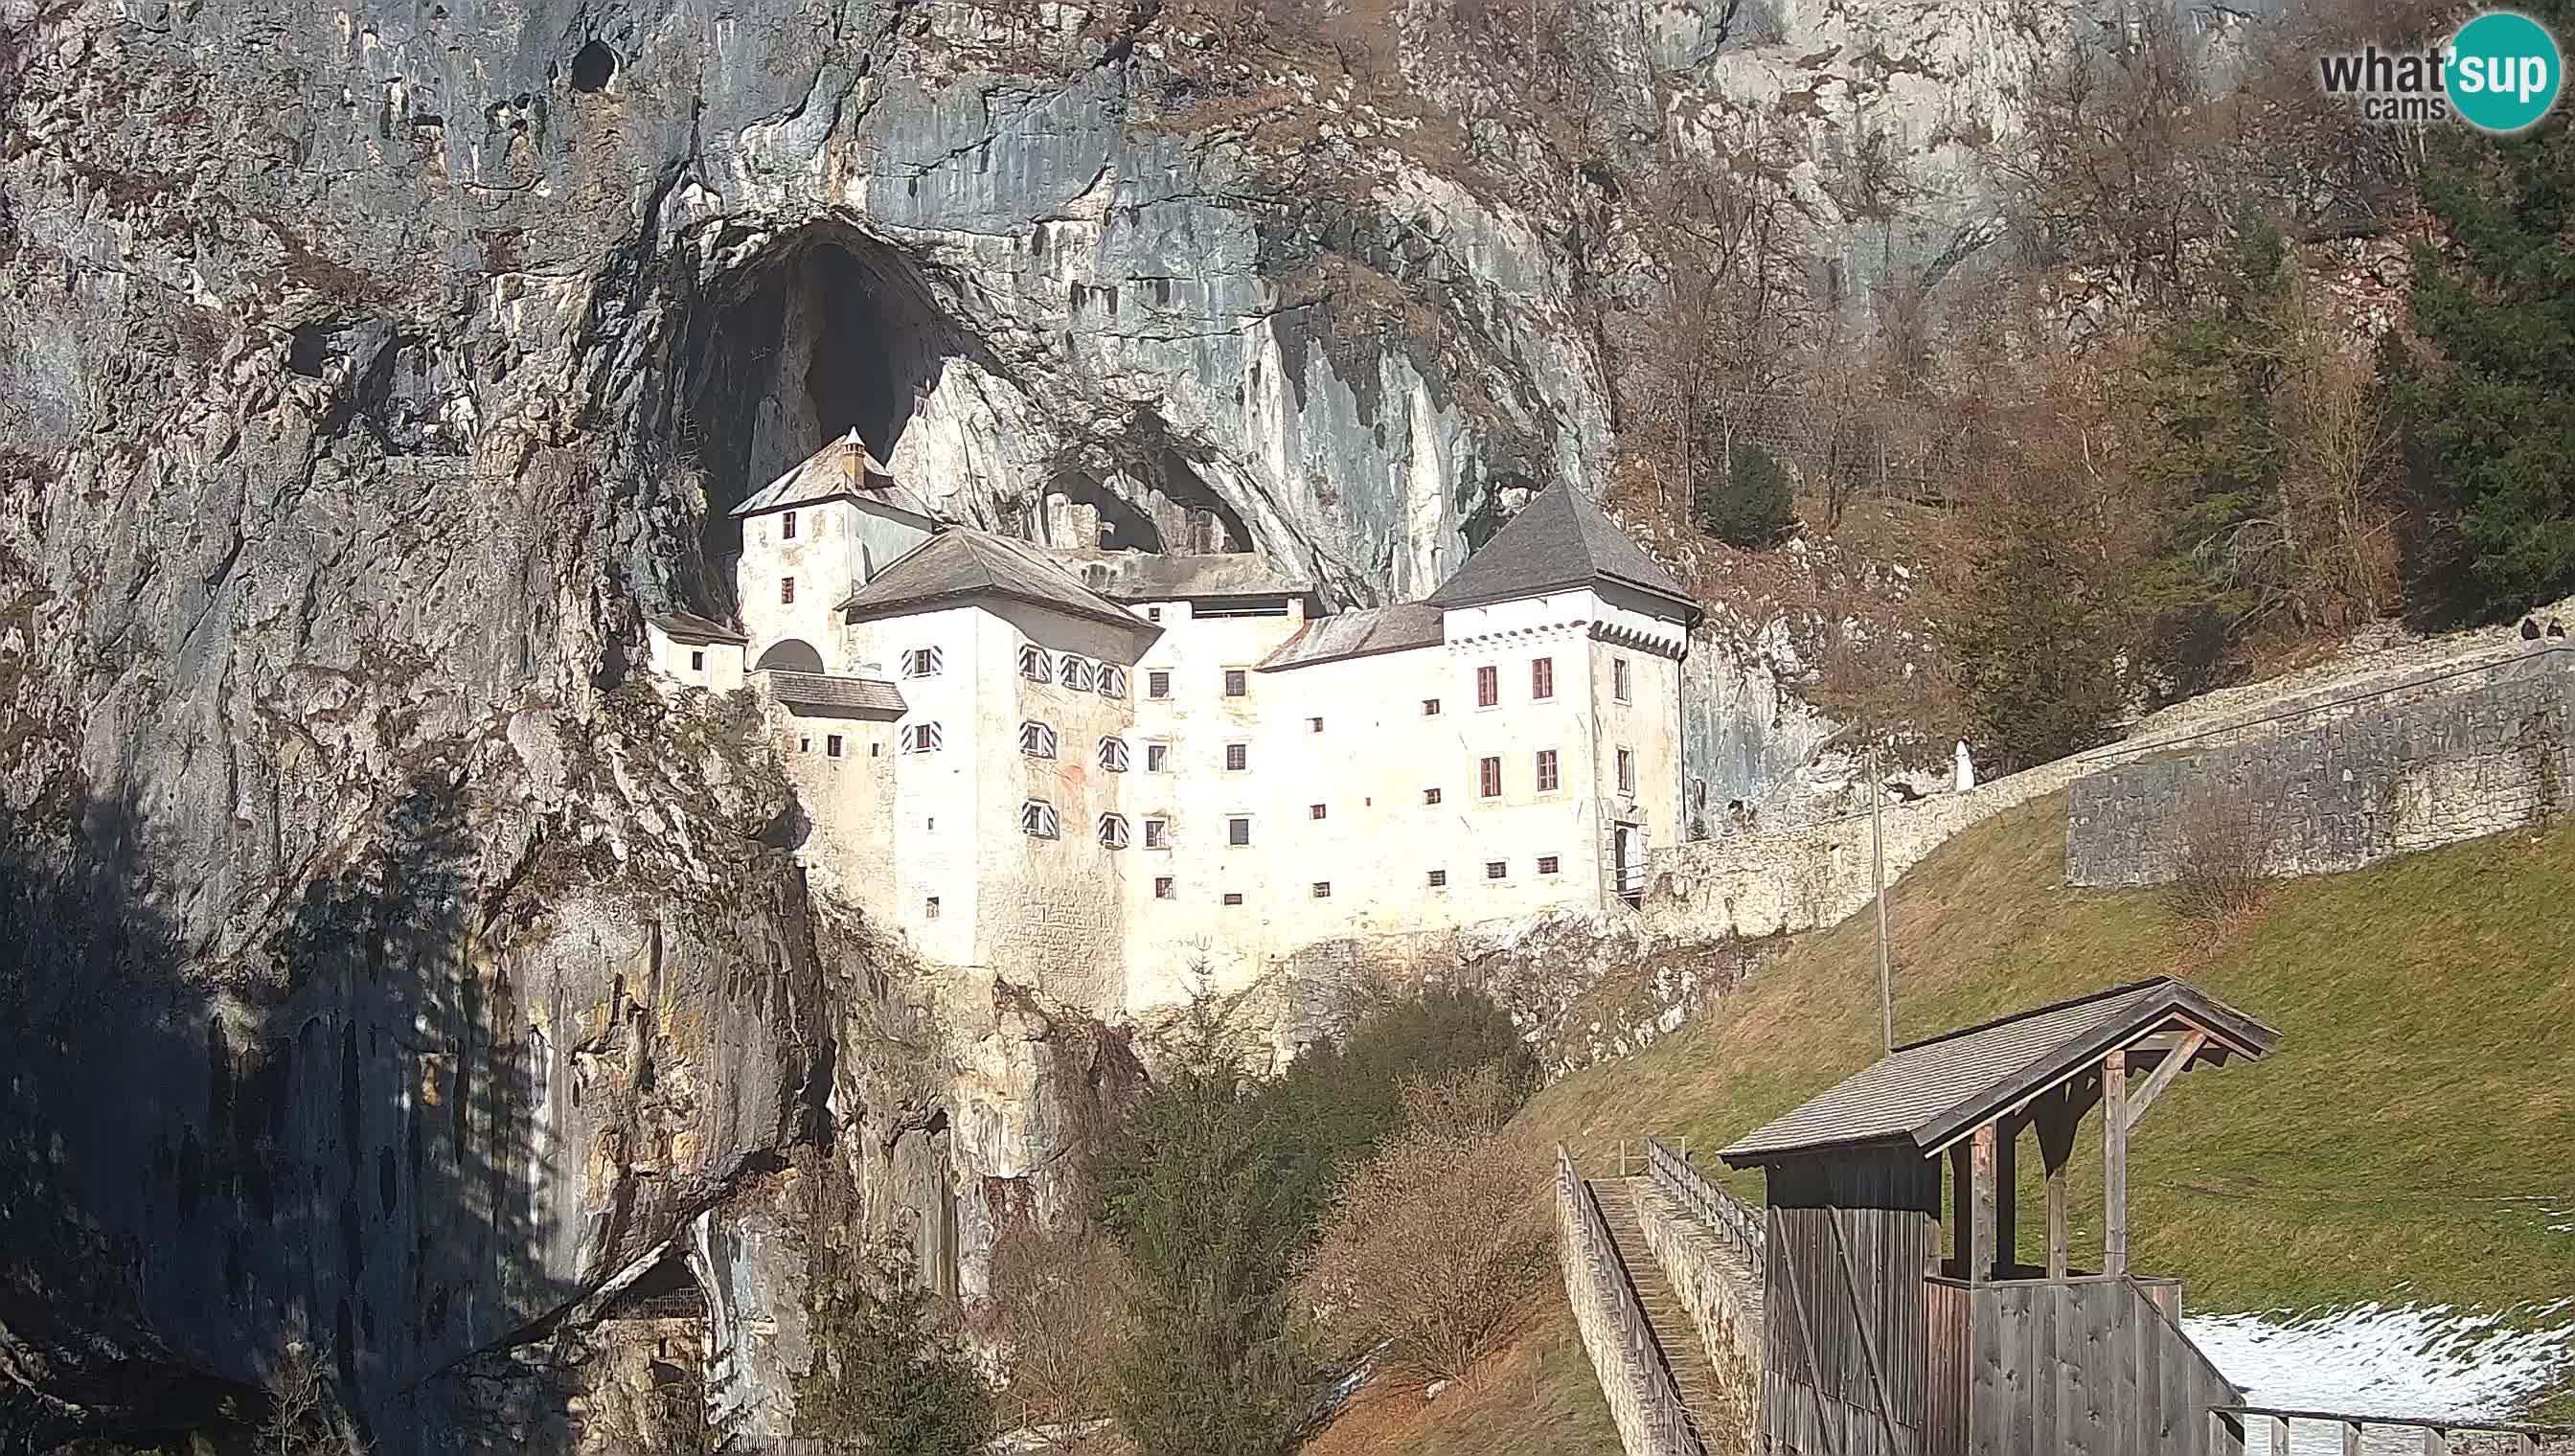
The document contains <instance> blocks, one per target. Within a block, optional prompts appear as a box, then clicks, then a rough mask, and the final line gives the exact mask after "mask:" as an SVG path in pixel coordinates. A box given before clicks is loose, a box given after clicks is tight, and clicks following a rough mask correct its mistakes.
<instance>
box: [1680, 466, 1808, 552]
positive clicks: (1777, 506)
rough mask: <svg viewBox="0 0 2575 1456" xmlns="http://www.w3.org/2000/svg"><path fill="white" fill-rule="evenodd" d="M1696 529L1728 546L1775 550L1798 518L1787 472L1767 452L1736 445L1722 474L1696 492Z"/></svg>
mask: <svg viewBox="0 0 2575 1456" xmlns="http://www.w3.org/2000/svg"><path fill="white" fill-rule="evenodd" d="M1697 516H1698V525H1699V529H1700V530H1702V531H1705V532H1707V533H1708V534H1709V535H1711V536H1714V537H1715V538H1716V539H1717V540H1719V541H1722V542H1724V543H1725V544H1727V545H1728V546H1739V547H1744V548H1746V549H1749V550H1759V549H1760V548H1762V547H1767V546H1775V545H1777V544H1778V542H1779V538H1781V537H1783V536H1785V535H1787V534H1788V528H1789V527H1790V526H1791V525H1794V524H1795V522H1796V519H1797V510H1796V502H1795V501H1794V500H1793V499H1792V498H1791V497H1790V495H1789V492H1788V473H1787V472H1786V471H1785V470H1783V469H1781V468H1780V466H1779V462H1778V461H1776V460H1774V459H1772V458H1771V456H1770V452H1768V451H1766V450H1763V449H1762V448H1761V447H1760V446H1758V445H1754V444H1752V443H1751V442H1749V441H1741V440H1738V441H1736V442H1735V443H1734V446H1733V448H1732V449H1730V450H1728V451H1727V452H1726V455H1725V471H1724V473H1723V474H1722V475H1720V476H1718V477H1716V478H1715V479H1714V480H1711V481H1707V482H1705V483H1704V484H1702V485H1701V486H1700V487H1699V493H1698V502H1697Z"/></svg>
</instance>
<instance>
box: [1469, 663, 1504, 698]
mask: <svg viewBox="0 0 2575 1456" xmlns="http://www.w3.org/2000/svg"><path fill="white" fill-rule="evenodd" d="M1501 701H1502V670H1501V669H1499V668H1477V669H1476V670H1475V706H1476V707H1477V708H1490V707H1492V706H1493V705H1494V704H1496V703H1499V702H1501Z"/></svg>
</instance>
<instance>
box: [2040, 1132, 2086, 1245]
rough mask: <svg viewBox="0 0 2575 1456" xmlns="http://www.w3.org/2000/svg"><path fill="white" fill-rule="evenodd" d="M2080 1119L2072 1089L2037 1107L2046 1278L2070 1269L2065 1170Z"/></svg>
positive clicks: (2072, 1153)
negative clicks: (2042, 1171) (2044, 1189)
mask: <svg viewBox="0 0 2575 1456" xmlns="http://www.w3.org/2000/svg"><path fill="white" fill-rule="evenodd" d="M2082 1116H2083V1109H2082V1106H2081V1104H2080V1103H2078V1102H2077V1101H2076V1100H2075V1091H2074V1088H2072V1087H2065V1088H2062V1089H2060V1090H2059V1092H2058V1094H2057V1095H2055V1096H2053V1097H2050V1098H2048V1099H2047V1100H2046V1101H2045V1102H2043V1103H2041V1104H2040V1105H2039V1107H2038V1113H2037V1122H2036V1126H2037V1131H2038V1159H2039V1164H2040V1165H2041V1166H2042V1167H2044V1168H2046V1169H2047V1277H2049V1278H2050V1279H2062V1278H2064V1277H2065V1275H2066V1273H2067V1270H2068V1268H2069V1267H2070V1258H2069V1250H2068V1248H2067V1245H2068V1241H2069V1238H2070V1233H2069V1228H2070V1225H2069V1223H2068V1221H2067V1215H2066V1192H2065V1170H2066V1167H2067V1166H2068V1165H2069V1164H2071V1163H2072V1162H2073V1160H2074V1127H2075V1124H2076V1122H2078V1121H2079V1120H2080V1119H2081V1118H2082Z"/></svg>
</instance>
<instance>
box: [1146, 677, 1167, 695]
mask: <svg viewBox="0 0 2575 1456" xmlns="http://www.w3.org/2000/svg"><path fill="white" fill-rule="evenodd" d="M1145 696H1146V697H1148V698H1169V697H1171V696H1172V675H1171V674H1169V673H1148V674H1146V675H1145Z"/></svg>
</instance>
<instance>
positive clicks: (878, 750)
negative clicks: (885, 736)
mask: <svg viewBox="0 0 2575 1456" xmlns="http://www.w3.org/2000/svg"><path fill="white" fill-rule="evenodd" d="M868 756H869V757H871V758H882V757H884V756H885V744H883V743H870V744H868Z"/></svg>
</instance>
